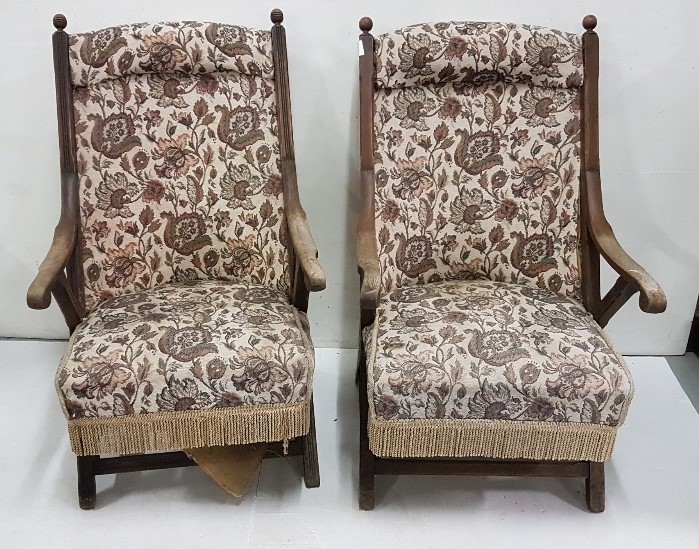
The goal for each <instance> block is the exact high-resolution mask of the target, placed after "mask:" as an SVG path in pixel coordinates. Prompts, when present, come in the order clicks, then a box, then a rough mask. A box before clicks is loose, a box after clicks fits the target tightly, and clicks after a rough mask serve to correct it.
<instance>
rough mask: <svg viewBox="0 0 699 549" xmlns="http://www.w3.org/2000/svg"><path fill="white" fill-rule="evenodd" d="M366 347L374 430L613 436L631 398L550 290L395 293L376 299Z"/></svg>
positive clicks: (481, 284) (447, 287) (620, 372)
mask: <svg viewBox="0 0 699 549" xmlns="http://www.w3.org/2000/svg"><path fill="white" fill-rule="evenodd" d="M365 345H366V350H367V356H368V357H369V361H368V369H369V380H370V383H369V384H370V397H372V398H373V410H372V412H373V413H372V414H371V415H372V416H373V417H374V418H375V419H377V420H379V421H386V420H388V421H393V420H439V419H451V420H504V421H507V422H527V421H535V422H553V423H556V422H557V423H580V424H598V425H605V426H612V427H613V426H618V425H620V424H621V423H622V422H623V421H624V417H625V416H626V411H627V409H628V406H629V403H630V401H631V397H632V394H633V384H632V381H631V377H630V374H629V371H628V369H627V367H626V365H625V363H624V361H623V359H622V358H621V357H620V356H619V355H618V354H616V353H615V351H614V350H613V349H612V348H611V346H610V345H609V343H608V341H607V339H606V337H605V335H604V333H603V332H602V330H601V328H599V326H598V325H597V324H596V323H595V321H594V320H593V319H592V317H591V316H590V315H589V314H588V313H587V311H586V310H585V309H584V308H583V307H582V306H581V305H580V304H579V303H578V302H577V301H575V300H573V299H571V298H567V297H565V296H563V295H561V294H558V293H555V292H552V291H549V290H542V289H536V288H530V287H527V286H519V285H514V284H508V283H502V282H491V281H484V280H483V281H449V282H437V283H432V284H426V285H422V286H412V287H404V288H399V289H396V290H394V291H392V292H391V293H389V294H388V295H386V296H384V297H383V298H382V300H381V304H380V307H379V310H378V312H377V320H376V322H375V324H374V325H373V326H371V327H369V328H368V329H367V330H366V331H365ZM488 423H490V424H492V422H488ZM495 457H497V456H495Z"/></svg>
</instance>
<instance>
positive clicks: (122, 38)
mask: <svg viewBox="0 0 699 549" xmlns="http://www.w3.org/2000/svg"><path fill="white" fill-rule="evenodd" d="M69 43H70V62H71V78H72V83H73V86H74V87H73V98H74V106H75V109H74V112H75V131H76V137H77V162H78V173H79V179H80V220H81V243H80V251H81V255H82V257H81V259H82V266H83V278H84V285H83V287H84V296H83V297H84V302H85V305H86V308H87V310H91V309H93V308H94V307H95V306H96V305H97V304H98V303H100V302H101V301H103V300H105V299H108V298H110V297H113V296H116V295H119V294H123V293H128V292H132V291H136V290H140V289H143V288H149V287H153V286H156V285H159V284H163V283H167V282H172V281H181V280H187V279H223V280H236V281H246V282H253V283H259V284H264V285H268V286H275V287H277V288H281V289H283V290H287V288H288V272H287V271H288V269H287V267H288V265H287V264H288V255H287V249H286V220H285V217H284V208H283V195H282V180H281V176H280V163H279V142H278V138H277V123H276V102H275V93H274V91H275V90H274V65H273V59H272V45H271V34H270V32H268V31H252V30H249V29H246V28H243V27H236V26H231V25H219V24H212V23H196V22H182V23H157V24H136V25H128V26H122V27H112V28H108V29H104V30H100V31H97V32H92V33H87V34H78V35H72V36H71V37H70V42H69Z"/></svg>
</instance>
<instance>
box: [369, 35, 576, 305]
mask: <svg viewBox="0 0 699 549" xmlns="http://www.w3.org/2000/svg"><path fill="white" fill-rule="evenodd" d="M374 63H375V71H376V82H375V90H374V109H375V110H374V138H375V143H374V146H375V166H374V167H375V172H376V228H377V240H378V242H377V245H378V249H379V256H380V263H381V272H382V290H383V291H384V292H386V291H387V290H390V289H392V288H395V287H400V286H404V285H410V284H422V283H425V282H431V281H436V280H443V279H476V278H486V279H490V280H495V281H505V282H512V283H517V284H523V285H528V286H534V287H544V288H549V289H551V290H553V291H556V292H560V293H563V294H565V295H568V296H571V297H574V298H577V299H579V298H580V275H579V238H578V209H579V183H580V87H581V86H582V79H583V70H582V49H581V40H580V38H579V37H578V36H576V35H572V34H565V33H561V32H558V31H554V30H549V29H544V28H540V27H532V26H526V25H513V24H502V23H463V22H449V23H437V24H425V25H416V26H412V27H407V28H404V29H402V30H399V31H397V32H395V33H392V34H387V35H382V36H379V37H377V38H376V40H375V58H374Z"/></svg>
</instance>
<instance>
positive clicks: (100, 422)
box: [27, 10, 325, 509]
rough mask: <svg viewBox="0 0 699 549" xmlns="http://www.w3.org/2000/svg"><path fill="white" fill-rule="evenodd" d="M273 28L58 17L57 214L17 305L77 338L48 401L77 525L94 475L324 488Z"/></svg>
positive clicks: (306, 265) (282, 70) (287, 116)
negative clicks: (74, 481)
mask: <svg viewBox="0 0 699 549" xmlns="http://www.w3.org/2000/svg"><path fill="white" fill-rule="evenodd" d="M271 19H272V22H273V24H274V26H273V27H272V30H271V32H269V31H257V30H251V29H247V28H244V27H239V26H232V25H223V24H217V23H198V22H191V21H187V22H177V23H156V24H147V23H141V24H134V25H124V26H120V27H112V28H107V29H102V30H99V31H96V32H89V33H84V34H76V35H68V34H66V32H65V31H64V29H65V28H66V25H67V21H66V18H65V17H64V16H63V15H60V14H59V15H56V16H55V17H54V19H53V23H54V26H55V27H56V32H55V33H54V35H53V51H54V66H55V76H56V99H57V107H58V130H59V146H60V161H61V185H62V204H61V216H60V221H59V223H58V226H57V228H56V231H55V235H54V239H53V243H52V245H51V248H50V250H49V253H48V255H47V257H46V259H45V260H44V262H43V263H42V264H41V267H40V269H39V273H38V275H37V276H36V278H35V279H34V281H33V282H32V284H31V286H30V288H29V291H28V294H27V303H28V305H29V307H31V308H34V309H45V308H47V307H48V306H49V304H50V303H51V296H53V297H54V298H55V299H56V301H57V302H58V305H59V307H60V308H61V311H62V312H63V315H64V317H65V320H66V323H67V325H68V328H69V330H70V332H71V334H72V335H71V338H70V341H69V344H68V348H67V350H66V353H65V355H64V357H63V360H62V361H61V364H60V366H59V369H58V373H57V376H56V387H57V391H58V396H59V400H60V402H61V406H62V408H63V411H64V413H65V415H66V418H67V420H68V433H69V437H70V443H71V448H72V450H73V452H74V453H75V454H76V455H77V461H78V495H79V502H80V506H81V507H82V508H83V509H91V508H93V507H94V505H95V501H96V490H95V475H99V474H109V473H118V472H127V471H137V470H147V469H160V468H167V467H180V466H189V465H194V464H195V463H194V462H193V461H192V459H190V458H189V457H188V455H187V454H186V453H185V452H184V450H186V449H190V448H201V447H209V446H222V445H231V444H252V443H258V442H264V443H270V444H269V449H268V452H267V456H269V457H272V456H276V455H282V454H288V455H301V456H303V463H304V479H305V483H306V486H308V487H313V486H318V485H319V482H320V477H319V472H318V458H317V451H316V441H315V426H314V417H313V401H312V381H313V369H314V351H313V345H312V343H311V340H310V333H309V326H308V321H307V319H306V310H307V306H308V294H309V291H320V290H323V289H324V288H325V275H324V273H323V270H322V268H321V266H320V265H319V263H318V261H317V255H318V252H317V250H316V247H315V244H314V242H313V238H312V237H311V233H310V229H309V227H308V223H307V220H306V214H305V212H304V210H303V208H302V207H301V203H300V200H299V196H298V188H297V182H296V169H295V162H294V144H293V135H292V124H291V109H290V95H289V81H288V74H287V54H286V39H285V30H284V27H283V26H282V25H281V23H282V20H283V15H282V12H281V11H280V10H273V11H272V14H271ZM105 455H116V457H102V456H105Z"/></svg>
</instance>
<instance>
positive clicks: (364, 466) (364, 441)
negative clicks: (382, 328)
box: [357, 349, 375, 511]
mask: <svg viewBox="0 0 699 549" xmlns="http://www.w3.org/2000/svg"><path fill="white" fill-rule="evenodd" d="M357 370H358V372H357V373H358V377H359V383H358V385H359V424H360V425H359V508H360V509H361V510H362V511H371V510H372V509H373V508H374V459H375V458H374V454H372V453H371V450H370V449H369V433H368V428H367V421H368V419H369V418H368V416H369V397H368V395H367V371H366V356H365V355H364V352H363V351H362V350H361V349H360V351H359V360H358V361H357Z"/></svg>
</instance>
